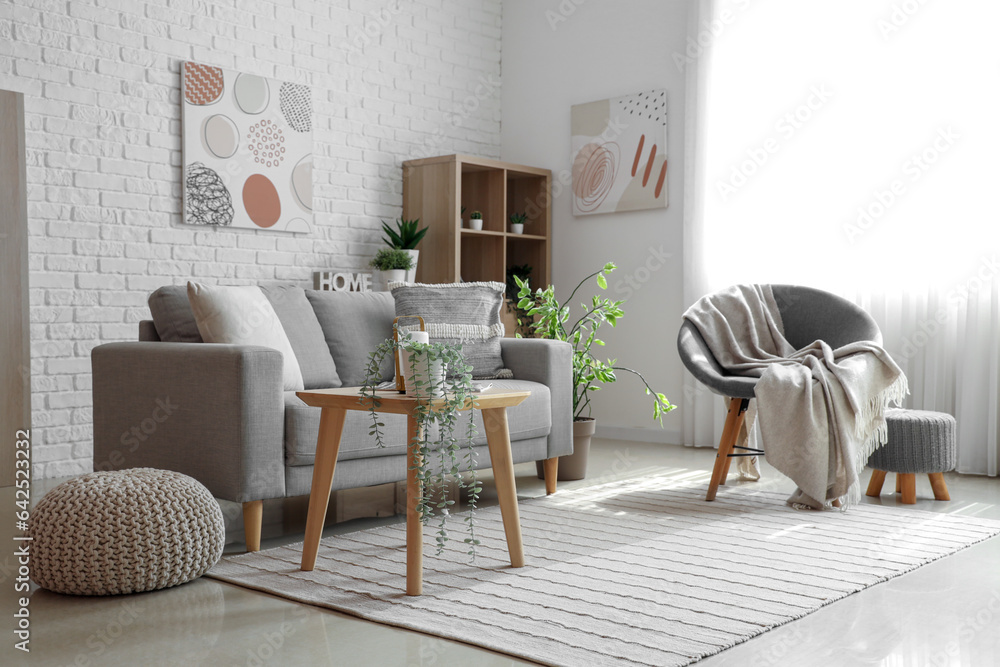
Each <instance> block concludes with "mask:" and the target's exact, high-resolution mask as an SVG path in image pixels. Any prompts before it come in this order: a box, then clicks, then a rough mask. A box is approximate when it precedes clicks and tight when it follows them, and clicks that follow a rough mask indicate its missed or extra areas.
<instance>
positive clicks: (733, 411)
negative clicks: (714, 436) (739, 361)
mask: <svg viewBox="0 0 1000 667" xmlns="http://www.w3.org/2000/svg"><path fill="white" fill-rule="evenodd" d="M743 401H744V399H742V398H733V399H730V400H729V414H728V415H726V425H725V426H724V427H723V429H722V438H721V439H720V440H719V451H718V453H717V454H716V455H715V467H714V468H713V469H712V481H711V482H710V483H709V485H708V493H707V494H706V495H705V500H715V494H716V493H717V492H718V491H719V485H720V484H721V483H722V479H723V476H724V475H725V474H726V471H727V470H728V468H729V466H728V465H727V464H728V462H729V455H730V454H731V453H732V452H733V446H734V445H735V444H736V438H737V437H738V436H739V433H740V426H742V425H743V417H744V410H743Z"/></svg>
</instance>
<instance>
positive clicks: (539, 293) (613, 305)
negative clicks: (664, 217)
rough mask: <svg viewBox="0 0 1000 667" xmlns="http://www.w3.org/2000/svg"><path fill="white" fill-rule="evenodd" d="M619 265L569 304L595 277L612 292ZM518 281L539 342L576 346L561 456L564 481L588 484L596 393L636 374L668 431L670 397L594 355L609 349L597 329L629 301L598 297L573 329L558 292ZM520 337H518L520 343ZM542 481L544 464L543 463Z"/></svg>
mask: <svg viewBox="0 0 1000 667" xmlns="http://www.w3.org/2000/svg"><path fill="white" fill-rule="evenodd" d="M616 268H618V267H617V266H615V264H614V263H613V262H608V263H607V264H605V265H604V266H603V267H602V268H601V269H599V270H597V271H595V272H594V273H591V274H590V275H589V276H587V277H586V278H584V279H583V280H581V281H580V283H579V284H578V285H577V286H576V287H575V288H574V289H573V292H572V293H571V294H570V295H569V298H568V299H566V301H565V302H564V303H567V304H569V303H572V302H573V298H574V297H575V296H576V292H577V290H579V289H580V288H581V287H582V286H583V284H584V283H585V282H587V281H588V280H590V279H591V278H595V277H596V279H597V286H598V287H599V288H601V289H602V290H604V289H607V288H608V279H607V277H606V275H605V274H607V273H610V272H611V271H614V270H615V269H616ZM514 282H515V283H516V284H517V286H518V287H519V288H520V291H519V292H518V298H519V301H518V304H517V307H518V309H520V310H524V311H527V314H528V316H529V317H533V318H534V321H533V322H531V323H530V324H529V326H530V327H531V329H532V330H533V331H534V334H535V336H536V337H537V338H551V339H553V340H562V341H567V342H568V343H569V344H570V345H572V346H573V454H572V455H570V456H561V457H559V479H560V480H575V479H583V478H584V477H585V476H586V474H587V456H588V454H589V452H590V437H591V436H592V435H593V434H594V427H595V421H594V419H593V418H592V417H591V416H590V400H591V396H592V395H593V392H595V391H597V390H599V389H600V388H601V385H605V384H611V383H612V382H615V381H617V379H618V376H617V372H619V371H621V372H625V373H631V374H633V375H635V376H636V377H637V378H639V380H640V381H641V382H642V384H643V385H644V386H645V389H646V395H647V396H652V397H653V400H652V403H653V419H656V420H658V421H659V422H660V426H661V427H662V426H663V415H665V414H666V413H668V412H670V411H671V410H673V409H674V408H675V407H676V406H674V405H671V403H670V401H669V400H667V397H666V396H664V395H663V394H661V393H659V392H655V391H653V389H652V387H650V386H649V383H648V382H646V378H644V377H643V376H642V374H641V373H639V371H636V370H633V369H631V368H626V367H625V366H619V365H617V360H615V359H608V360H607V361H602V360H601V359H599V358H597V356H596V355H595V354H594V351H593V348H594V346H595V345H596V346H597V347H604V341H602V340H600V339H599V338H597V330H598V329H599V328H600V326H601V325H602V324H604V323H605V322H607V323H608V324H610V325H611V326H612V327H615V326H617V325H618V320H620V319H621V318H622V317H624V315H625V312H624V310H623V309H622V304H624V303H625V301H624V300H619V301H612V300H611V299H609V298H607V297H604V298H601V297H599V296H597V295H594V297H593V300H592V301H590V302H586V301H585V302H583V304H582V308H583V314H582V315H580V317H579V318H578V319H577V320H576V321H575V322H573V323H572V324H570V307H569V306H568V305H567V306H561V305H560V304H559V302H558V301H557V300H556V296H555V288H554V287H553V286H552V285H549V286H548V287H547V288H545V289H544V290H543V289H541V288H539V289H537V290H536V291H535V292H534V293H532V292H531V287H530V286H529V285H528V281H527V280H521V278H520V277H518V276H517V275H516V274H515V275H514ZM520 337H521V335H520V334H518V338H520ZM538 468H539V470H538V473H539V476H541V473H542V471H541V463H539V464H538Z"/></svg>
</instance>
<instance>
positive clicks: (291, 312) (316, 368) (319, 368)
mask: <svg viewBox="0 0 1000 667" xmlns="http://www.w3.org/2000/svg"><path fill="white" fill-rule="evenodd" d="M261 291H263V292H264V296H266V297H267V300H268V301H270V302H271V306H273V307H274V312H276V313H277V314H278V319H279V320H281V326H282V328H283V329H284V330H285V334H286V335H287V336H288V342H290V343H291V344H292V351H293V352H295V358H296V359H298V360H299V368H300V369H301V370H302V384H303V385H304V386H305V388H306V389H333V388H336V387H339V386H341V382H340V376H339V375H338V374H337V366H336V364H334V363H333V357H332V356H331V355H330V348H329V347H328V346H327V344H326V339H325V338H324V337H323V329H322V328H321V327H320V326H319V320H317V319H316V313H315V312H314V311H313V308H312V304H310V303H309V299H307V298H306V292H305V290H304V289H302V288H301V287H293V286H286V285H281V286H271V287H261Z"/></svg>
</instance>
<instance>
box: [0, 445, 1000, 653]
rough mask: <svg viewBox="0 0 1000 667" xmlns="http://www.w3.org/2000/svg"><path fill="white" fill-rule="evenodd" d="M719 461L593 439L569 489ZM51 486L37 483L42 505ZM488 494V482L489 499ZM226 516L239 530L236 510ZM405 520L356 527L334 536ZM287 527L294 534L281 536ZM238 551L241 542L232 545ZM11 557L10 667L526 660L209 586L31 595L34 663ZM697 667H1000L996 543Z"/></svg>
mask: <svg viewBox="0 0 1000 667" xmlns="http://www.w3.org/2000/svg"><path fill="white" fill-rule="evenodd" d="M713 456H714V452H712V451H708V450H692V449H687V448H682V447H672V446H664V445H654V444H645V443H635V442H624V441H612V440H595V441H594V448H593V451H592V454H591V468H590V474H589V479H588V480H584V481H582V482H573V483H568V484H566V483H564V485H563V486H564V487H565V486H568V485H570V484H571V485H573V486H577V485H586V484H592V483H594V482H597V481H609V480H611V479H616V478H624V477H633V476H642V475H645V474H648V473H649V472H652V471H661V472H662V471H666V470H674V471H678V470H682V469H686V470H689V471H693V472H695V473H697V474H701V475H703V477H704V479H705V481H706V483H707V479H708V473H707V471H708V470H709V468H710V466H711V464H712V459H713ZM516 472H517V474H518V477H517V486H518V492H519V495H520V496H521V497H529V496H537V495H543V494H544V486H543V484H542V482H541V481H540V480H538V479H537V478H536V477H535V475H534V466H533V465H531V464H523V465H520V466H517V468H516ZM946 478H947V482H948V486H949V489H950V491H951V495H952V498H953V499H954V500H952V501H951V502H937V501H934V500H933V496H932V495H931V493H930V487H929V485H928V483H927V478H926V476H924V477H923V478H922V479H921V478H919V477H918V487H917V490H918V503H917V505H916V507H917V508H919V509H926V510H930V511H937V512H952V513H961V514H969V515H972V514H974V515H977V516H982V517H989V518H995V519H1000V480H998V479H995V478H994V479H991V478H982V477H968V476H960V475H955V474H949V475H947V476H946ZM758 484H764V485H766V486H767V487H768V488H772V489H776V490H788V491H791V485H790V484H789V482H788V480H786V479H784V478H783V477H782V476H781V475H780V474H778V473H776V472H774V471H773V470H766V471H765V481H763V482H758ZM51 485H52V482H51V481H46V482H45V483H43V484H38V485H36V488H35V495H36V497H40V495H41V493H43V492H44V490H45V488H47V487H50V486H51ZM891 487H892V479H891V477H890V479H889V480H887V482H886V487H885V489H884V495H883V496H882V498H881V499H871V498H865V502H881V503H883V504H887V505H893V504H895V503H896V502H897V500H896V498H895V497H894V496H893V495H891V494H890V493H889V491H890V488H891ZM489 492H490V487H489V483H487V496H489ZM489 501H490V502H492V501H493V498H489ZM0 503H2V507H12V506H13V492H12V489H9V488H5V489H0ZM303 508H304V504H303V503H302V502H301V501H297V502H286V503H280V502H279V503H268V504H267V506H266V508H265V523H266V528H265V539H264V544H263V547H264V548H267V547H271V546H276V545H278V544H284V543H288V542H295V541H300V540H301V539H302V533H301V530H302V528H301V526H302V523H303V517H302V516H301V513H302V512H303V511H304V509H303ZM227 509H228V508H227ZM230 514H231V515H232V517H233V518H234V519H235V522H236V523H237V524H238V513H236V512H231V513H230ZM0 515H2V516H3V519H2V520H3V521H4V523H3V526H2V527H0V537H2V538H3V539H2V540H0V543H3V544H7V545H13V544H14V543H13V541H12V540H11V537H12V535H13V520H7V511H6V510H4V511H2V512H0ZM399 520H401V517H390V518H388V519H364V520H356V521H352V522H348V523H346V524H341V525H338V526H335V527H333V528H331V529H328V531H327V534H336V533H340V532H346V531H352V530H359V529H362V528H366V527H369V526H372V525H376V524H378V523H382V522H386V521H399ZM238 530H239V529H238V526H237V527H234V532H237V531H238ZM268 531H270V532H271V534H270V535H269V534H268ZM283 531H288V532H287V534H277V533H280V532H283ZM242 548H243V545H242V544H237V543H234V544H230V545H229V546H227V551H228V552H239V551H242ZM13 549H14V547H13V546H7V547H3V548H2V550H0V601H2V602H3V618H5V619H7V620H6V621H4V625H3V632H0V664H4V665H8V664H17V665H20V664H26V665H71V664H74V665H80V666H81V667H86V666H88V665H159V664H171V665H173V664H176V665H186V666H191V665H203V664H208V665H215V666H222V665H255V666H256V665H327V664H330V665H333V664H335V665H366V666H367V665H428V666H429V665H438V666H439V665H477V666H478V665H485V666H491V667H492V666H500V665H520V664H529V663H525V662H522V661H519V660H514V659H511V658H509V657H506V656H502V655H498V654H495V653H491V652H488V651H483V650H480V649H477V648H474V647H470V646H466V645H463V644H458V643H455V642H449V641H445V640H441V639H437V638H434V637H429V636H425V635H421V634H418V633H413V632H408V631H404V630H398V629H395V628H390V627H386V626H381V625H377V624H374V623H368V622H366V621H361V620H358V619H355V618H352V617H349V616H345V615H343V614H338V613H335V612H330V611H326V610H323V609H317V608H314V607H308V606H304V605H300V604H297V603H292V602H287V601H285V600H282V599H280V598H275V597H273V596H270V595H266V594H262V593H257V592H254V591H250V590H247V589H243V588H239V587H236V586H230V585H228V584H223V583H220V582H217V581H214V580H211V579H205V578H202V579H199V580H197V581H194V582H192V583H189V584H186V585H184V586H179V587H176V588H172V589H167V590H163V591H157V592H154V593H146V594H141V595H132V596H124V597H110V598H75V597H70V596H61V595H57V594H53V593H49V592H47V591H43V590H35V591H34V592H33V593H32V595H31V601H30V605H29V609H30V614H31V616H30V618H31V632H32V635H31V648H32V652H31V654H30V655H27V656H26V655H24V654H20V653H19V652H18V651H16V650H14V649H13V643H14V639H13V635H12V634H11V631H10V630H8V628H12V627H13V626H12V613H13V610H14V608H15V604H16V601H15V598H16V597H17V595H16V594H15V592H14V584H15V581H16V576H17V573H16V563H15V560H14V558H13V555H12V554H13ZM700 665H704V667H719V666H729V665H733V666H736V665H739V666H740V667H743V666H750V667H757V666H766V665H796V666H803V667H805V666H811V665H815V666H823V667H836V666H839V665H844V666H848V665H850V666H854V665H872V666H874V665H881V666H884V667H911V666H912V667H925V666H928V665H930V666H949V667H952V666H957V665H964V666H973V667H980V666H984V667H985V666H994V665H1000V538H994V539H992V540H989V541H987V542H985V543H982V544H979V545H976V546H973V547H971V548H969V549H966V550H965V551H962V552H960V553H958V554H956V555H954V556H951V557H949V558H946V559H943V560H941V561H938V562H936V563H931V564H930V565H927V566H925V567H923V568H920V569H919V570H917V571H915V572H912V573H910V574H907V575H904V576H901V577H898V578H896V579H893V580H891V581H889V582H886V583H884V584H881V585H878V586H874V587H872V588H869V589H867V590H865V591H862V592H861V593H858V594H856V595H852V596H850V597H849V598H846V599H844V600H841V601H839V602H836V603H833V604H831V605H829V606H827V607H824V608H823V609H820V610H819V611H817V612H815V613H813V614H810V615H809V616H807V617H805V618H803V619H800V620H798V621H795V622H793V623H789V624H787V625H785V626H783V627H780V628H777V629H775V630H772V631H770V632H767V633H765V634H764V635H762V636H760V637H758V638H756V639H753V640H751V641H749V642H746V643H744V644H741V645H738V646H736V647H733V648H731V649H729V650H728V651H725V652H723V653H721V654H719V655H717V656H714V657H712V658H709V659H707V660H705V661H703V662H702V663H700Z"/></svg>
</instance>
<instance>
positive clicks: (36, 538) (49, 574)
mask: <svg viewBox="0 0 1000 667" xmlns="http://www.w3.org/2000/svg"><path fill="white" fill-rule="evenodd" d="M28 535H30V536H31V537H32V538H33V541H32V542H29V545H30V546H29V549H30V554H31V579H32V580H33V581H34V582H35V583H36V584H38V585H39V586H41V587H42V588H47V589H48V590H50V591H55V592H57V593H70V594H74V595H117V594H122V593H138V592H141V591H153V590H157V589H159V588H167V587H168V586H176V585H178V584H183V583H185V582H187V581H191V580H192V579H196V578H198V577H200V576H201V575H202V574H204V573H205V572H207V571H208V569H209V568H211V567H212V566H213V565H215V564H216V563H217V562H218V561H219V558H220V557H221V556H222V548H223V546H224V545H225V541H226V540H225V538H226V530H225V524H224V523H223V518H222V510H221V509H219V504H218V503H217V502H216V501H215V498H213V497H212V494H211V493H209V491H208V489H206V488H205V487H204V486H202V485H201V484H200V483H199V482H197V481H195V480H194V479H192V478H190V477H188V476H187V475H182V474H180V473H177V472H172V471H169V470H155V469H153V468H132V469H130V470H118V471H111V472H95V473H90V474H89V475H83V476H82V477H77V478H76V479H72V480H70V481H68V482H64V483H63V484H60V485H59V486H57V487H56V488H54V489H52V490H51V491H49V492H48V493H47V494H45V497H43V498H42V500H41V501H40V502H39V503H38V506H37V507H35V509H34V510H33V511H32V512H31V516H30V517H29V520H28Z"/></svg>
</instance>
